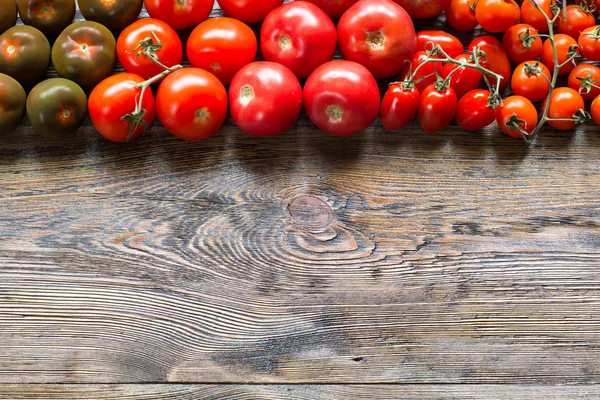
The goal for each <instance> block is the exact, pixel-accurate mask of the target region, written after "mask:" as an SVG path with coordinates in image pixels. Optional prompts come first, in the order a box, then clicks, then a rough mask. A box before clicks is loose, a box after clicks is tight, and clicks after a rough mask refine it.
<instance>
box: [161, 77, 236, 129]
mask: <svg viewBox="0 0 600 400" xmlns="http://www.w3.org/2000/svg"><path fill="white" fill-rule="evenodd" d="M156 112H157V114H158V118H159V119H160V121H161V122H162V123H163V125H164V126H165V128H167V129H168V130H169V132H171V133H172V134H174V135H175V136H177V137H179V138H181V139H184V140H200V139H206V138H208V137H210V136H212V135H214V134H215V132H217V131H218V130H219V129H220V128H221V126H222V125H223V122H224V121H225V116H226V115H227V91H226V90H225V87H224V86H223V84H222V83H221V81H219V80H218V79H217V77H216V76H214V75H213V74H211V73H210V72H208V71H205V70H203V69H199V68H185V69H180V70H177V71H175V72H172V73H171V74H170V75H169V76H167V77H166V78H165V79H164V80H163V82H162V83H161V84H160V87H159V88H158V92H157V93H156Z"/></svg>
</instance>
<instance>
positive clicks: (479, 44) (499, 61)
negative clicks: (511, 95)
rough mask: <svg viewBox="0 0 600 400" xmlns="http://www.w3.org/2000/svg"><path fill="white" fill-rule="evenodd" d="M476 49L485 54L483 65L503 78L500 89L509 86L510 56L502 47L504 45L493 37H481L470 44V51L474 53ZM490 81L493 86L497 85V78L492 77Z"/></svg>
mask: <svg viewBox="0 0 600 400" xmlns="http://www.w3.org/2000/svg"><path fill="white" fill-rule="evenodd" d="M475 48H479V49H480V50H482V51H483V52H484V53H485V56H486V59H485V60H483V62H482V63H481V65H483V66H484V67H486V68H487V69H489V70H490V71H493V72H495V73H497V74H500V75H501V76H502V81H501V82H500V88H503V87H505V86H506V85H508V83H509V81H510V73H511V66H510V60H509V59H508V55H507V54H506V51H505V50H504V47H502V43H500V41H499V40H498V39H496V38H495V37H493V36H481V37H479V38H477V39H475V40H473V41H472V42H471V44H469V51H470V52H473V50H474V49H475ZM489 81H490V83H491V84H492V85H496V83H497V80H496V78H495V77H492V76H490V77H489Z"/></svg>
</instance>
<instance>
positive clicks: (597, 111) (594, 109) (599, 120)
mask: <svg viewBox="0 0 600 400" xmlns="http://www.w3.org/2000/svg"><path fill="white" fill-rule="evenodd" d="M590 114H591V115H592V119H593V120H594V122H595V123H596V125H600V96H598V97H596V98H595V99H594V101H592V105H591V107H590Z"/></svg>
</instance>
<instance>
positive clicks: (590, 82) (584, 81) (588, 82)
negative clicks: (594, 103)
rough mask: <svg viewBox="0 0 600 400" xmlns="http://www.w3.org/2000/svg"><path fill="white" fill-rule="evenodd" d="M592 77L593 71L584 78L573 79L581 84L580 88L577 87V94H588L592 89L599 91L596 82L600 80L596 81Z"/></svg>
mask: <svg viewBox="0 0 600 400" xmlns="http://www.w3.org/2000/svg"><path fill="white" fill-rule="evenodd" d="M593 75H594V71H593V70H591V71H590V73H589V75H588V76H585V77H581V76H576V77H575V79H577V80H578V81H579V82H581V86H580V87H579V94H584V95H585V94H588V93H590V92H591V91H592V89H600V86H598V85H597V83H598V82H600V80H598V79H592V76H593Z"/></svg>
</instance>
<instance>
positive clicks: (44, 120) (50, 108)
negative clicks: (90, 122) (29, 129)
mask: <svg viewBox="0 0 600 400" xmlns="http://www.w3.org/2000/svg"><path fill="white" fill-rule="evenodd" d="M27 116H28V117H29V121H30V122H31V125H32V126H33V129H35V130H36V131H37V132H38V133H40V134H42V135H44V136H50V137H64V136H68V135H71V134H73V133H75V132H76V131H77V129H79V127H80V126H81V124H82V123H83V121H84V120H85V117H86V116H87V97H86V95H85V92H84V91H83V89H82V88H81V87H80V86H79V85H77V84H76V83H75V82H72V81H70V80H68V79H63V78H52V79H48V80H45V81H43V82H41V83H39V84H38V85H37V86H36V87H34V88H33V89H32V90H31V92H29V96H28V97H27Z"/></svg>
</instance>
